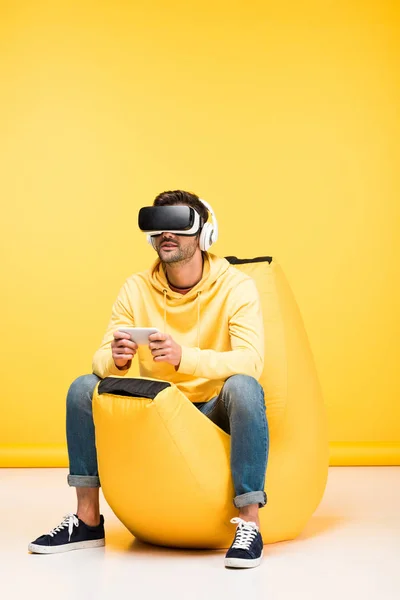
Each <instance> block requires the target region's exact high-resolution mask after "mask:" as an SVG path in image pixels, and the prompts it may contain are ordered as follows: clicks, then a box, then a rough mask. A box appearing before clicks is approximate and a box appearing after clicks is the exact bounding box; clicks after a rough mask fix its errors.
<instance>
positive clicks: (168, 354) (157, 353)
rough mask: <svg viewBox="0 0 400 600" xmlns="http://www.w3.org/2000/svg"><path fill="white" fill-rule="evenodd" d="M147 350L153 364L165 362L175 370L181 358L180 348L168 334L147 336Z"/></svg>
mask: <svg viewBox="0 0 400 600" xmlns="http://www.w3.org/2000/svg"><path fill="white" fill-rule="evenodd" d="M149 342H150V343H149V348H150V350H151V353H152V355H153V360H154V361H155V362H167V363H169V364H170V365H173V366H174V367H175V369H177V368H178V367H179V365H180V362H181V358H182V348H181V346H180V345H179V344H177V343H176V342H174V340H173V339H172V337H171V336H170V335H169V334H168V333H161V332H160V333H152V334H151V335H149Z"/></svg>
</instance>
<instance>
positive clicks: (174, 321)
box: [93, 252, 264, 402]
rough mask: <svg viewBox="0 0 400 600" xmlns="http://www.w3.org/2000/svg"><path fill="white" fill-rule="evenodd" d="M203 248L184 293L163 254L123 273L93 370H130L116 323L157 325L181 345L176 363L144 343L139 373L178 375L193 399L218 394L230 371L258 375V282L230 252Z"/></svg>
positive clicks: (174, 379)
mask: <svg viewBox="0 0 400 600" xmlns="http://www.w3.org/2000/svg"><path fill="white" fill-rule="evenodd" d="M203 256H204V266H203V276H202V278H201V280H200V281H199V283H198V284H197V285H195V286H194V287H193V288H192V289H191V290H190V291H189V292H188V293H187V294H180V293H178V292H174V291H172V290H171V288H170V287H169V285H168V281H167V279H166V277H165V273H164V270H163V268H162V264H161V262H160V260H157V261H156V262H155V263H154V265H153V266H152V268H151V269H150V270H148V271H143V272H141V273H136V274H134V275H131V276H130V277H129V278H128V279H127V280H126V282H125V283H124V285H123V286H122V288H121V290H120V292H119V294H118V297H117V299H116V301H115V303H114V305H113V308H112V316H111V320H110V322H109V325H108V328H107V331H106V333H105V335H104V338H103V340H102V343H101V346H100V348H99V349H98V350H97V352H96V353H95V355H94V357H93V372H94V373H95V374H96V375H98V376H99V377H101V378H104V377H108V376H110V375H111V376H114V375H116V376H121V375H126V374H127V373H128V372H129V368H127V369H125V370H120V369H118V368H117V367H116V366H115V364H114V361H113V358H112V354H111V342H112V340H113V339H114V338H113V332H114V331H115V330H116V329H118V328H120V327H157V328H158V329H159V330H160V331H163V332H165V333H169V334H170V335H171V336H172V338H173V339H174V341H175V342H176V343H178V344H179V345H180V346H181V347H182V359H181V362H180V365H179V368H178V369H177V370H176V369H175V367H174V366H173V365H170V364H169V363H160V362H154V361H153V357H152V354H151V351H150V350H149V348H148V346H139V350H138V352H137V356H138V358H139V370H140V375H141V377H151V378H154V379H162V380H165V381H169V382H171V383H174V384H175V385H176V386H177V387H178V388H179V389H180V390H181V391H182V392H183V393H184V394H185V395H186V396H187V397H188V398H189V400H191V401H192V402H207V401H208V400H210V399H211V398H213V397H214V396H217V395H218V394H219V392H220V390H221V388H222V386H223V383H224V381H225V380H226V379H227V378H228V377H230V376H231V375H236V374H244V375H251V376H252V377H255V378H256V379H258V378H259V377H260V375H261V373H262V369H263V361H264V329H263V319H262V313H261V307H260V300H259V295H258V291H257V288H256V285H255V283H254V281H253V279H251V278H250V277H249V276H247V275H246V274H244V273H242V272H241V271H239V270H238V269H236V268H235V267H233V266H232V265H230V264H229V262H228V261H227V260H226V259H225V258H219V257H217V256H215V255H214V254H210V253H207V252H204V253H203Z"/></svg>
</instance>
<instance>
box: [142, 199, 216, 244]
mask: <svg viewBox="0 0 400 600" xmlns="http://www.w3.org/2000/svg"><path fill="white" fill-rule="evenodd" d="M199 200H200V202H201V203H202V204H203V205H204V206H205V207H206V209H207V210H208V211H209V213H210V215H211V223H208V222H207V223H204V225H203V227H202V228H201V233H200V239H199V246H200V250H201V251H203V252H206V251H207V250H208V249H209V248H210V247H211V246H212V245H213V244H215V242H216V241H217V239H218V222H217V218H216V216H215V213H214V211H213V209H212V208H211V206H210V204H208V202H206V201H205V200H202V199H201V198H199ZM194 210H196V209H194ZM147 241H148V242H149V244H150V245H151V246H152V247H153V248H154V250H155V249H156V246H155V242H154V240H153V236H151V235H147Z"/></svg>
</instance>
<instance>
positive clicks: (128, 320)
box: [92, 282, 135, 379]
mask: <svg viewBox="0 0 400 600" xmlns="http://www.w3.org/2000/svg"><path fill="white" fill-rule="evenodd" d="M134 326H135V322H134V319H133V311H132V307H131V304H130V302H129V294H128V285H127V282H125V284H124V285H123V286H122V288H121V289H120V291H119V294H118V297H117V299H116V301H115V302H114V304H113V307H112V313H111V319H110V322H109V324H108V327H107V331H106V333H105V334H104V337H103V340H102V342H101V345H100V348H99V349H98V350H97V352H95V355H94V357H93V361H92V369H93V373H94V374H95V375H97V376H98V377H101V378H102V379H104V378H105V377H109V376H110V375H116V376H121V375H126V374H127V373H128V371H129V369H130V367H131V364H132V361H129V363H128V366H127V368H126V369H118V367H116V366H115V363H114V360H113V357H112V351H111V342H112V341H113V339H114V335H113V333H114V331H115V330H116V329H119V328H120V327H134Z"/></svg>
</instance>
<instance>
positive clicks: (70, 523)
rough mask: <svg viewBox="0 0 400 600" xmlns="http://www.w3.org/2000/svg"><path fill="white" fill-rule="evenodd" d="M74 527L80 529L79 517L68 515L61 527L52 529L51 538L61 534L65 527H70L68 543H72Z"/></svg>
mask: <svg viewBox="0 0 400 600" xmlns="http://www.w3.org/2000/svg"><path fill="white" fill-rule="evenodd" d="M74 526H75V527H79V521H78V517H77V516H76V515H74V514H73V513H68V514H67V515H65V516H64V520H63V521H62V522H61V523H60V525H57V527H54V529H52V530H51V531H50V532H49V534H48V535H51V537H53V536H54V535H56V533H59V532H60V531H62V530H63V529H64V528H65V527H68V534H69V538H68V541H70V539H71V534H72V531H73V529H74Z"/></svg>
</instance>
